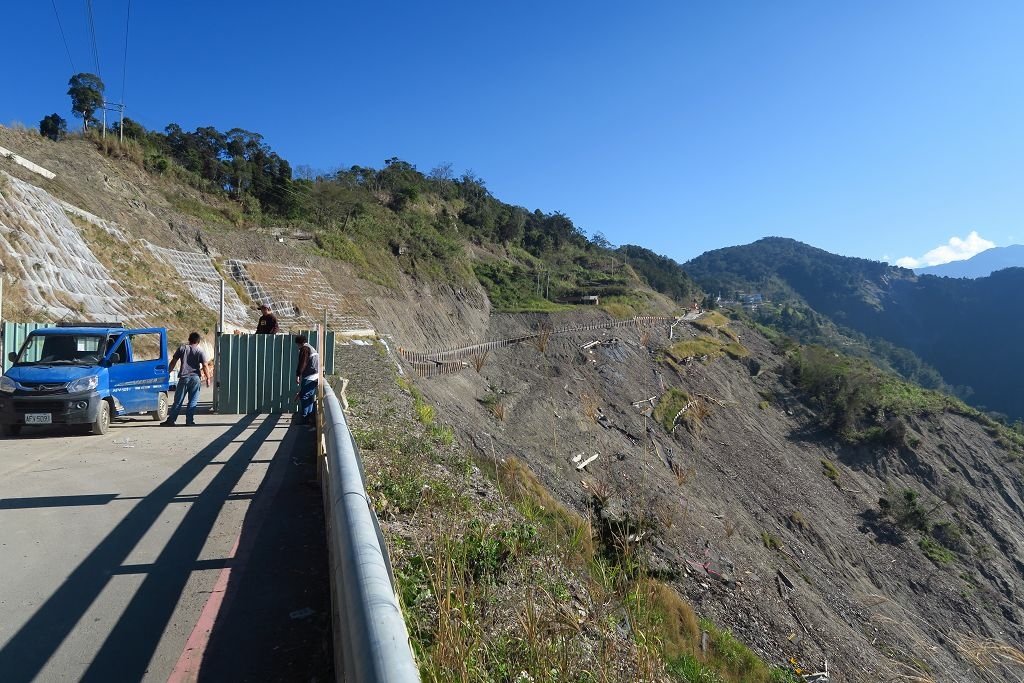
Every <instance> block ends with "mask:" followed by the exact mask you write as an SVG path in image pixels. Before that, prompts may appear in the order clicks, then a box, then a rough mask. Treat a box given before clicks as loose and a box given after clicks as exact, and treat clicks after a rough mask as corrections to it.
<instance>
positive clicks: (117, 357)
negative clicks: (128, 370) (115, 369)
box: [110, 353, 121, 365]
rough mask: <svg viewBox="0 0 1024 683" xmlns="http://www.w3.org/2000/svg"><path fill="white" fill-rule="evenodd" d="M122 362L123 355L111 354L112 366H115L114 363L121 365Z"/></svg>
mask: <svg viewBox="0 0 1024 683" xmlns="http://www.w3.org/2000/svg"><path fill="white" fill-rule="evenodd" d="M120 362H121V354H119V353H112V354H110V364H111V365H113V364H114V363H120Z"/></svg>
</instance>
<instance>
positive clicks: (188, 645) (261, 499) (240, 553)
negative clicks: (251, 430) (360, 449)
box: [167, 426, 295, 683]
mask: <svg viewBox="0 0 1024 683" xmlns="http://www.w3.org/2000/svg"><path fill="white" fill-rule="evenodd" d="M277 428H278V427H276V426H275V428H274V429H277ZM290 432H291V428H290V427H289V428H287V429H286V431H285V434H284V437H283V438H282V439H281V445H280V447H279V449H278V451H277V452H275V453H274V456H273V457H278V455H279V454H280V453H281V450H282V449H283V448H284V446H285V444H286V443H287V444H288V447H289V450H287V451H285V455H284V457H285V458H286V459H290V456H291V448H292V447H293V446H294V441H295V439H294V436H293V435H291V434H290ZM289 437H291V438H290V439H289ZM285 466H287V462H286V463H285ZM272 467H273V464H272V463H271V464H270V465H268V466H267V471H268V473H270V474H273V476H270V477H268V478H267V479H264V481H263V484H262V485H261V486H260V487H259V488H257V489H256V497H255V498H254V499H253V501H252V503H251V504H250V505H249V509H248V510H247V511H246V513H245V516H244V517H243V518H242V529H241V530H239V532H238V537H237V538H236V539H235V544H234V545H233V546H231V552H229V553H228V560H229V562H228V566H226V567H224V568H223V569H221V570H220V575H219V576H217V583H215V584H214V585H213V591H211V592H210V597H208V598H207V599H206V604H205V605H203V611H202V612H201V613H200V615H199V621H197V622H196V625H195V628H193V629H192V633H191V634H190V635H189V637H188V640H187V641H185V649H184V650H183V651H182V653H181V656H180V657H179V658H178V663H177V664H175V665H174V669H173V670H172V671H171V675H170V676H168V677H167V683H195V681H197V680H198V678H199V669H200V667H201V666H202V663H203V656H204V655H205V654H206V646H207V645H209V644H210V633H211V632H212V631H213V626H214V624H215V623H216V621H217V616H218V615H219V614H220V611H221V609H223V607H224V603H225V597H226V596H227V591H228V586H229V585H230V580H231V567H232V565H234V566H236V567H238V571H239V573H241V572H242V571H244V569H245V564H246V561H247V560H248V558H249V555H250V554H251V553H252V544H253V540H252V539H253V538H255V536H256V534H257V533H258V532H259V528H260V527H261V526H262V525H263V520H264V519H265V518H266V516H267V508H268V507H269V506H270V501H271V500H273V499H274V497H275V496H276V495H277V491H278V489H280V488H281V482H282V481H283V480H284V467H279V468H278V470H277V472H276V473H273V471H272ZM250 515H252V524H251V526H250V533H249V535H248V536H247V539H248V542H247V543H246V545H245V547H243V548H241V549H239V544H240V542H241V540H242V533H243V531H244V529H245V523H246V521H248V520H249V519H250Z"/></svg>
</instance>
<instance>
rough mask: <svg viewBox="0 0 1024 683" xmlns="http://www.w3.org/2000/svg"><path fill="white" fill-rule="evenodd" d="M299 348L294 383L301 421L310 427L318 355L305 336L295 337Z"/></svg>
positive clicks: (312, 421) (316, 378)
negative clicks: (296, 385)
mask: <svg viewBox="0 0 1024 683" xmlns="http://www.w3.org/2000/svg"><path fill="white" fill-rule="evenodd" d="M295 345H296V346H298V347H299V364H298V366H297V367H296V368H295V382H296V384H298V385H299V394H298V398H299V404H300V411H299V412H300V413H301V415H302V421H303V422H305V423H306V424H309V425H312V424H316V423H315V420H314V418H315V416H316V387H317V385H318V384H319V383H320V354H319V353H317V351H316V349H315V348H313V346H312V345H311V344H310V343H309V340H308V339H307V338H306V335H304V334H300V335H298V336H296V337H295Z"/></svg>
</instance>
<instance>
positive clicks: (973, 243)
mask: <svg viewBox="0 0 1024 683" xmlns="http://www.w3.org/2000/svg"><path fill="white" fill-rule="evenodd" d="M994 246H996V243H995V242H993V241H991V240H987V239H985V238H984V237H982V236H981V235H979V234H978V231H977V230H971V234H969V235H968V236H967V237H964V238H960V237H956V236H953V237H950V238H949V241H948V242H946V243H945V244H943V245H940V246H938V247H935V248H934V249H932V250H931V251H929V252H928V253H927V254H925V255H924V256H922V257H920V258H914V257H913V256H904V257H903V258H901V259H896V265H897V266H902V267H904V268H924V267H926V266H938V265H941V264H943V263H949V262H951V261H963V260H964V259H969V258H971V257H972V256H974V255H975V254H980V253H981V252H983V251H985V250H986V249H991V248H992V247H994Z"/></svg>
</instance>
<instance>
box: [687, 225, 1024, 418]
mask: <svg viewBox="0 0 1024 683" xmlns="http://www.w3.org/2000/svg"><path fill="white" fill-rule="evenodd" d="M686 269H687V271H688V272H689V273H690V275H691V276H692V277H694V278H695V280H696V281H697V282H698V283H699V284H700V285H701V286H702V287H703V288H705V290H706V291H711V292H719V291H721V292H722V293H723V297H724V298H726V299H732V298H735V297H736V295H737V293H738V290H740V291H744V292H752V291H753V292H759V293H761V294H763V295H764V296H765V297H766V298H767V299H768V300H769V301H771V302H773V303H771V304H768V305H762V306H759V307H758V309H757V311H756V312H754V313H752V314H751V316H752V317H753V318H754V319H756V320H759V321H760V322H762V323H764V324H765V325H770V326H773V327H775V328H776V329H778V330H779V331H780V332H782V333H783V334H785V335H788V336H792V337H795V338H797V339H798V340H799V341H801V342H802V343H814V344H825V345H830V346H832V347H833V348H834V349H835V350H840V349H841V350H842V351H843V352H844V353H850V354H853V355H859V356H862V357H866V358H871V359H873V360H874V361H875V362H877V363H878V364H879V365H880V366H882V367H883V368H886V369H887V370H891V371H893V372H896V373H898V374H899V375H900V376H901V377H903V378H904V379H907V380H909V381H913V382H915V383H918V384H921V385H922V386H925V387H926V388H930V389H939V390H949V391H951V392H952V393H955V394H956V395H957V396H959V397H961V398H963V399H964V400H968V401H970V402H971V403H972V404H973V405H975V406H976V407H978V408H980V409H986V410H990V411H998V413H1000V414H1002V416H1000V415H998V414H996V415H994V416H995V417H999V419H1001V420H1003V421H1006V422H1011V421H1013V420H1017V419H1024V393H1022V392H1019V391H1017V390H1016V387H1018V386H1020V385H1021V384H1024V364H1021V363H1014V362H1012V361H1011V360H1010V359H1013V358H1015V357H1016V355H1017V353H1018V351H1017V346H1018V344H1019V341H1018V339H1017V335H1015V334H1013V333H1012V332H1011V331H1009V330H1010V328H1009V327H1007V325H1012V321H1018V320H1020V319H1021V318H1022V316H1024V302H1022V301H1021V300H1020V298H1019V297H1014V296H1013V293H1014V292H1017V291H1020V289H1021V288H1022V287H1024V269H1019V268H1007V269H1005V270H1001V271H997V272H995V273H993V274H992V275H990V276H989V277H984V278H977V279H969V278H963V279H961V278H944V277H935V276H930V275H925V276H915V275H914V274H913V273H912V272H910V271H908V270H906V269H904V268H898V267H893V266H889V265H887V264H885V263H881V262H876V261H869V260H865V259H857V258H847V257H844V256H839V255H836V254H830V253H828V252H826V251H823V250H821V249H816V248H814V247H810V246H808V245H806V244H801V243H800V242H797V241H795V240H791V239H783V238H777V237H772V238H765V239H762V240H758V241H757V242H755V243H753V244H749V245H745V246H740V247H730V248H727V249H718V250H715V251H712V252H708V253H706V254H703V255H701V256H699V257H698V258H696V259H694V260H692V261H690V262H688V263H687V264H686ZM986 326H987V327H986ZM936 339H941V340H942V343H941V344H936V343H934V340H936ZM919 356H920V357H919ZM992 359H1006V360H1005V362H1001V366H1000V367H999V368H998V369H996V370H993V365H992V362H993V361H992ZM940 373H941V375H940ZM1007 415H1008V416H1009V418H1005V417H1003V416H1007Z"/></svg>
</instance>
